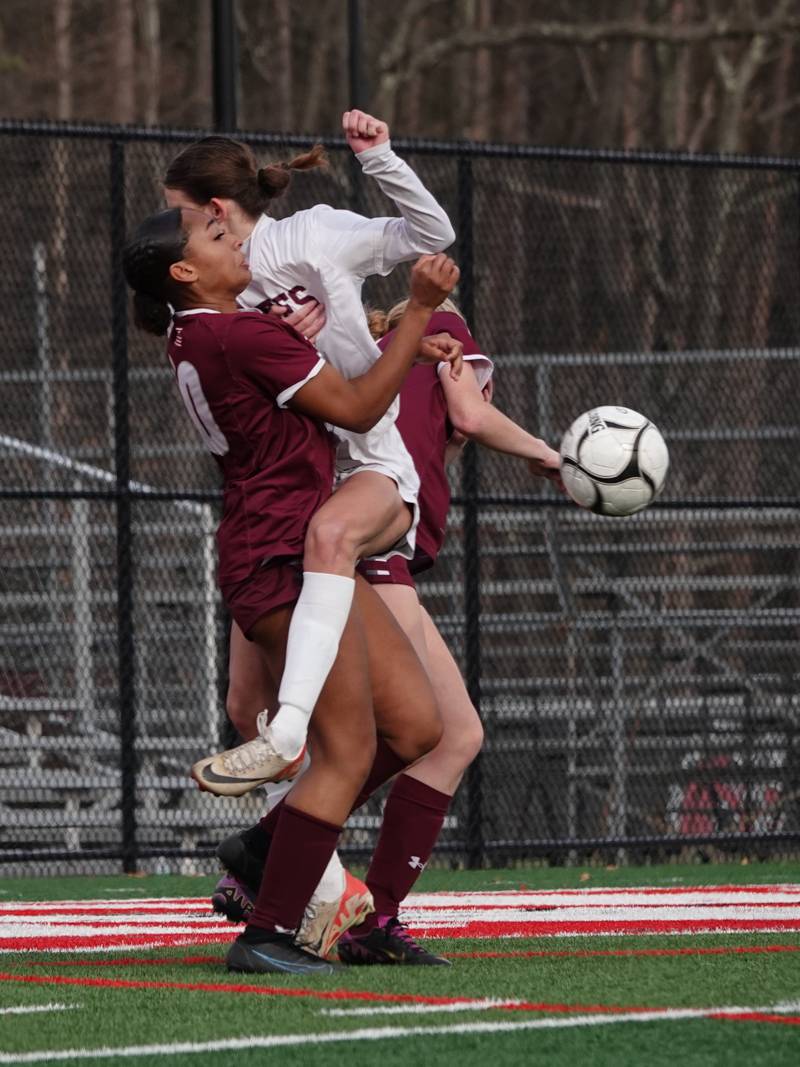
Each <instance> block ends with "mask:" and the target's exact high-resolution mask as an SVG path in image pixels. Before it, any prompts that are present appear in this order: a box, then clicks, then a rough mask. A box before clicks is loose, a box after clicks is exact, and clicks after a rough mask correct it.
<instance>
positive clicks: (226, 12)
mask: <svg viewBox="0 0 800 1067" xmlns="http://www.w3.org/2000/svg"><path fill="white" fill-rule="evenodd" d="M211 17H212V25H213V41H212V46H211V47H212V61H213V81H214V128H215V129H217V130H222V131H225V132H229V131H230V130H235V129H236V125H237V122H238V118H237V114H236V112H237V107H236V105H237V95H238V94H237V79H238V66H239V64H238V55H237V53H238V42H237V37H236V24H235V22H234V15H233V2H232V0H212V4H211Z"/></svg>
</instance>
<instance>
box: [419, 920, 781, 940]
mask: <svg viewBox="0 0 800 1067" xmlns="http://www.w3.org/2000/svg"><path fill="white" fill-rule="evenodd" d="M743 930H800V918H797V919H653V920H651V921H649V922H648V921H647V920H645V919H633V920H628V919H620V920H618V921H615V920H613V919H604V920H602V921H599V922H594V921H593V922H547V921H546V920H542V921H541V922H538V921H536V920H533V921H531V922H492V921H483V920H477V921H475V922H469V923H464V925H463V926H446V925H444V924H442V925H441V926H439V925H437V926H427V925H425V924H424V923H420V924H412V926H411V933H412V934H413V935H415V936H416V935H419V936H422V937H503V936H505V937H508V936H509V935H513V936H514V937H538V936H539V935H546V934H614V933H621V934H650V933H652V934H680V933H685V932H686V931H692V932H696V933H703V932H705V931H708V932H711V933H714V932H723V933H724V932H726V931H731V932H733V933H736V932H740V931H743Z"/></svg>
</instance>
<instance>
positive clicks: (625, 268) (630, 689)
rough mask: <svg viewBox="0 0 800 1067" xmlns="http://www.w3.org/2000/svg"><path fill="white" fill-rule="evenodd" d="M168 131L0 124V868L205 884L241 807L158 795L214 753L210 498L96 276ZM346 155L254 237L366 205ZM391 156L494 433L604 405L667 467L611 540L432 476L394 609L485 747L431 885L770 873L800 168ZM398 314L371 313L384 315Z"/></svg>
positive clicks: (206, 480) (568, 156) (216, 678)
mask: <svg viewBox="0 0 800 1067" xmlns="http://www.w3.org/2000/svg"><path fill="white" fill-rule="evenodd" d="M194 136H196V134H195V133H194V131H148V130H126V129H116V128H92V129H82V128H79V127H64V126H58V125H32V124H20V123H16V124H15V123H0V138H2V143H3V148H4V152H5V155H4V158H5V160H6V163H7V167H6V168H5V170H4V172H3V174H0V189H1V190H2V192H3V195H4V200H5V202H6V203H7V204H8V205H9V217H10V220H11V221H10V225H11V226H12V232H15V233H18V234H20V235H21V237H20V238H19V240H18V241H17V242H16V246H15V249H14V256H13V258H12V259H9V262H8V263H7V264H6V269H4V271H2V272H0V295H2V297H3V301H4V306H5V307H6V308H7V309H9V310H8V313H7V317H8V319H9V322H8V323H7V328H6V330H5V332H4V334H3V336H2V338H0V347H2V352H1V353H0V410H2V412H3V421H2V424H0V435H1V436H0V554H1V555H2V564H1V565H0V614H1V616H2V617H1V618H0V860H2V861H3V863H4V869H5V870H7V871H8V872H22V873H27V872H30V871H35V870H38V869H40V867H41V865H42V864H48V865H50V866H51V867H52V866H53V865H56V866H59V867H61V868H62V869H65V870H72V871H75V870H99V869H113V868H114V867H115V866H116V865H118V864H120V863H121V864H122V866H123V868H124V869H126V870H134V869H136V867H137V866H138V865H142V864H143V865H145V866H149V867H151V868H152V867H156V868H157V869H164V870H167V869H183V870H198V869H206V868H207V867H208V866H209V864H210V863H211V861H210V858H209V857H210V856H211V853H212V851H213V846H214V844H215V842H216V840H217V839H218V838H219V836H220V835H221V834H224V833H225V832H227V831H228V830H229V829H230V828H231V827H234V826H238V825H246V824H247V823H249V822H250V821H251V820H252V819H254V818H255V817H256V816H257V815H258V814H259V812H260V802H259V799H258V798H257V797H249V798H245V799H243V800H242V801H240V802H230V803H228V802H223V801H217V800H215V799H212V798H209V797H207V796H204V795H203V794H200V793H199V792H197V791H196V790H195V789H194V788H193V787H192V786H191V784H190V782H189V780H188V779H187V777H186V769H187V767H188V765H189V763H190V762H191V761H192V760H193V759H195V758H197V756H198V755H200V754H202V752H204V751H206V750H207V749H208V748H209V747H212V748H213V747H216V746H218V745H219V744H220V743H221V741H222V740H224V739H225V738H226V737H227V736H228V735H226V732H225V727H224V710H223V709H224V696H225V694H224V689H225V620H224V617H223V614H222V611H221V606H220V603H219V598H218V594H217V591H216V587H215V583H214V557H215V554H214V544H213V531H214V528H215V525H216V518H217V513H218V511H217V509H218V491H217V487H216V482H215V475H214V472H213V468H212V466H211V464H210V462H209V461H208V458H207V457H206V456H205V454H204V453H203V450H202V447H201V445H200V444H199V442H198V441H196V440H195V438H194V436H193V431H192V428H191V427H190V426H189V425H188V420H186V419H185V417H184V414H183V412H182V410H181V408H180V406H179V404H178V403H177V401H176V399H175V397H174V395H173V387H172V383H171V379H170V372H169V370H168V368H167V366H166V365H165V363H164V360H163V353H162V352H161V348H160V345H159V344H158V343H156V342H151V341H148V340H146V339H144V338H143V337H142V336H141V335H137V334H136V333H135V332H133V331H130V330H129V327H128V315H127V298H126V293H125V290H124V285H123V283H122V279H121V275H120V272H119V255H120V250H121V245H122V241H123V240H124V235H125V233H126V232H127V231H128V230H129V229H130V228H131V226H132V225H133V224H134V223H135V222H136V220H137V219H138V218H139V217H141V216H142V215H144V214H145V213H147V211H149V210H152V209H154V208H155V207H157V206H158V202H159V194H158V178H159V175H160V174H161V173H162V172H163V169H164V163H165V161H166V160H167V159H168V158H169V157H170V156H171V154H172V152H173V151H174V150H175V148H176V147H177V146H179V145H180V143H182V142H185V141H187V140H189V139H191V138H192V137H194ZM249 139H251V140H252V141H253V143H254V146H255V147H256V148H257V149H258V150H263V149H269V150H270V151H272V152H277V151H280V150H282V149H284V148H285V147H286V145H287V144H289V143H292V144H298V143H306V140H305V139H301V138H296V137H294V138H277V137H272V136H268V135H261V136H252V137H250V138H249ZM343 147H344V146H343V145H342V144H341V142H338V141H332V142H331V143H330V148H331V152H332V156H333V166H332V169H331V172H330V173H329V174H328V175H326V176H315V175H308V176H303V179H302V182H297V183H295V186H294V187H293V190H292V192H291V194H290V197H289V199H288V201H287V203H286V205H283V204H282V202H279V210H283V211H287V210H293V209H297V208H301V207H304V206H308V204H310V203H313V202H315V201H317V200H328V201H329V202H331V203H334V204H336V205H341V206H348V205H349V206H351V207H353V206H357V207H358V208H359V209H360V210H362V211H364V212H366V213H368V214H379V213H385V212H386V211H387V207H388V206H387V204H386V202H385V201H384V200H383V199H382V198H381V197H380V196H379V195H378V193H377V192H376V190H375V189H374V188H372V187H370V186H368V185H366V184H364V185H359V184H357V183H356V182H355V178H354V174H353V170H352V168H351V167H350V166H348V165H347V162H346V158H345V156H344V155H343V151H342V150H343ZM399 147H400V149H401V151H402V153H403V154H404V155H405V156H406V158H408V159H409V160H410V161H411V162H412V163H413V165H414V166H415V168H416V169H418V170H419V171H420V173H421V174H422V176H423V178H424V180H425V181H426V183H427V184H428V185H429V186H430V187H431V188H432V189H433V190H434V192H435V193H436V194H437V196H439V198H440V199H441V200H442V202H443V203H444V204H445V205H446V207H447V208H448V211H449V212H450V215H451V217H452V218H453V220H454V223H455V225H456V230H457V233H458V246H457V250H456V254H457V258H458V259H459V262H460V264H461V267H462V282H461V286H460V290H459V294H458V298H459V301H460V303H461V305H462V307H463V309H464V311H465V312H466V314H467V317H468V319H469V320H470V321H471V322H472V323H473V326H474V330H475V332H476V335H477V336H478V337H479V339H481V341H482V343H483V344H484V345H485V347H486V349H487V350H488V351H489V352H490V353H491V354H492V355H493V357H494V358H495V361H496V366H497V389H496V401H497V402H498V404H499V406H501V407H502V408H504V409H505V410H508V412H509V413H510V414H511V415H512V416H513V417H515V418H517V419H518V420H519V421H520V422H522V423H523V424H524V425H526V426H530V427H531V428H532V429H535V430H536V432H538V433H540V434H541V435H542V436H544V437H546V438H547V439H549V440H551V441H554V442H555V441H557V440H558V437H559V436H560V433H561V432H562V431H563V430H564V429H565V428H566V425H568V423H569V422H570V421H571V419H572V418H573V417H574V416H575V415H576V414H577V413H578V412H579V411H581V410H584V409H585V408H587V407H589V406H591V405H592V404H594V403H607V402H624V403H627V404H630V405H631V406H633V407H637V408H639V409H640V410H643V411H645V412H646V413H647V414H648V415H650V416H651V417H652V418H653V419H654V420H655V421H656V422H657V423H658V424H659V425H660V427H661V429H662V430H663V431H664V433H665V436H666V437H667V440H668V442H669V445H670V449H671V453H672V463H673V468H672V473H671V476H670V481H669V483H668V486H667V490H666V493H665V496H664V499H663V501H661V502H659V503H657V504H656V505H655V506H653V507H652V508H650V509H648V510H647V511H645V512H643V513H641V514H639V515H637V516H634V517H631V518H629V519H626V520H621V521H613V520H603V519H600V518H598V517H597V516H593V515H590V514H587V513H583V512H581V511H579V510H578V509H577V508H574V507H573V506H572V505H570V504H568V503H567V502H566V501H563V500H561V499H559V498H558V497H557V496H556V495H555V494H554V493H551V492H550V491H544V492H543V491H541V489H540V488H539V487H538V486H537V484H536V483H535V482H532V481H530V480H528V479H527V475H526V472H525V469H524V467H523V466H522V465H520V464H515V463H513V462H511V461H509V460H507V459H503V458H502V457H500V458H498V457H491V456H489V455H487V454H485V453H484V454H479V453H478V452H477V450H476V449H475V448H473V447H470V448H469V449H468V450H467V453H466V455H465V456H464V458H463V459H462V460H461V462H460V465H459V467H457V468H456V470H455V472H454V476H453V487H454V493H455V495H454V506H453V510H452V515H451V529H450V533H449V536H448V540H447V543H446V548H445V551H444V553H443V556H442V558H441V561H440V563H439V564H438V565H437V568H436V569H435V571H433V572H432V573H431V574H430V575H429V576H426V577H425V578H424V579H422V580H421V582H420V590H421V595H422V597H423V599H424V601H425V603H426V605H427V606H428V607H429V610H430V611H431V613H432V614H433V615H434V617H435V619H436V621H437V623H438V624H439V626H440V628H441V630H442V632H443V634H444V635H445V637H446V639H447V640H448V643H449V644H450V646H451V647H452V649H453V651H454V653H455V654H456V656H457V658H458V659H459V660H460V662H461V664H462V667H463V669H464V673H465V677H466V679H467V682H468V686H469V689H470V692H471V694H472V696H473V699H474V700H475V702H476V704H478V705H479V707H480V711H481V715H482V717H483V721H484V725H485V730H486V745H485V748H484V752H483V754H482V756H481V757H480V759H479V760H478V761H476V763H475V764H474V765H473V767H472V768H471V769H470V771H469V773H468V774H467V776H466V779H465V782H464V784H463V785H462V787H461V790H460V791H459V793H458V795H457V797H456V800H455V802H454V804H453V808H452V811H451V814H450V817H449V819H448V823H447V826H446V829H445V832H444V834H443V837H442V842H441V846H440V850H439V853H438V855H439V857H440V859H441V860H442V861H443V862H456V863H468V864H473V865H479V864H482V863H484V862H487V861H494V862H503V861H514V860H516V859H518V858H529V857H534V856H547V857H550V858H558V859H559V861H566V862H572V861H575V860H577V859H579V858H580V859H584V858H587V857H590V856H598V857H602V858H606V859H607V858H611V859H614V858H619V859H625V858H632V859H636V858H643V857H645V856H646V857H654V856H663V855H669V854H672V853H676V852H680V851H681V850H685V849H686V848H689V847H692V848H694V849H698V848H704V849H706V850H708V849H716V850H722V851H731V850H734V851H736V850H738V851H742V850H745V851H749V852H760V851H765V850H773V851H774V850H775V849H776V848H783V849H787V848H791V849H793V850H796V848H797V842H798V841H799V840H800V740H798V731H797V726H796V723H797V721H798V712H799V711H800V708H799V707H798V702H799V701H800V698H799V697H798V679H799V678H800V668H798V663H797V650H798V639H797V635H798V622H800V588H799V587H800V537H799V536H798V503H799V502H800V476H799V475H798V468H797V466H796V464H795V463H794V462H793V460H792V458H791V457H792V456H793V455H794V454H795V453H796V450H797V442H798V438H800V431H799V430H798V427H797V420H796V414H795V411H794V404H795V399H794V398H795V397H796V389H797V384H798V382H800V376H799V375H798V371H799V370H800V350H798V349H797V348H795V347H793V346H794V342H795V340H796V337H797V336H798V331H799V330H800V312H798V309H797V302H796V299H795V294H796V291H797V287H798V281H800V279H798V276H797V263H796V247H797V244H798V243H800V212H799V211H798V207H797V205H798V203H800V200H798V197H797V187H798V178H800V165H798V164H797V163H796V162H795V161H786V160H779V161H768V160H741V159H724V158H720V159H716V158H710V157H702V158H694V157H686V156H657V155H655V154H650V155H647V154H639V155H631V154H625V153H595V154H591V153H575V152H559V151H557V150H532V149H515V148H513V147H509V146H479V145H433V144H417V143H413V142H409V143H407V144H405V145H400V146H399ZM4 174H5V175H6V177H4V176H3V175H4ZM498 202H499V203H500V204H501V205H502V208H503V210H502V212H498V211H497V204H498ZM754 205H755V206H754ZM754 211H755V212H761V214H756V215H755V216H753V215H752V212H754ZM748 212H750V213H751V214H748ZM764 213H766V214H764ZM687 219H688V222H687ZM765 219H766V220H767V222H768V223H769V226H770V227H771V229H770V228H769V227H768V229H767V232H768V233H769V234H772V239H771V243H765V241H766V239H765V237H764V232H765V230H764V223H765ZM712 225H713V226H714V227H717V228H719V227H720V226H723V227H724V228H725V230H724V232H725V233H726V234H728V236H727V238H726V239H727V240H728V242H729V245H730V247H729V248H728V249H727V251H726V254H725V255H721V254H720V250H719V242H717V244H714V243H713V242H711V244H709V242H710V237H711V233H710V232H709V233H706V232H705V231H704V227H705V226H712ZM629 228H630V231H631V232H628V229H629ZM714 232H717V231H716V230H715V231H714ZM759 242H761V244H759ZM712 246H713V247H712ZM634 255H637V256H640V257H641V261H640V262H638V263H632V262H631V257H632V256H634ZM742 272H745V274H746V275H747V279H746V280H750V281H751V283H752V284H751V285H750V289H752V290H753V291H754V292H756V294H757V296H758V299H757V300H756V299H755V297H754V300H755V303H751V304H748V302H747V299H746V296H747V294H748V292H749V291H750V289H748V287H747V286H746V285H744V283H743V281H742ZM403 287H404V282H403V279H402V276H400V277H398V278H394V277H393V278H390V279H387V280H386V281H382V282H381V283H380V284H379V285H378V284H376V283H369V286H368V296H369V299H370V300H371V301H372V302H373V303H381V304H386V305H388V304H389V303H391V302H392V301H393V300H394V299H395V298H396V297H397V296H398V295H400V294H402V292H403ZM650 287H651V288H652V289H653V290H654V291H656V293H657V299H651V296H652V293H651V292H650ZM644 290H647V291H644ZM759 301H760V303H759ZM762 305H763V306H762ZM765 309H766V310H765ZM379 817H380V806H379V802H377V801H376V802H372V803H371V805H370V807H369V808H368V809H367V810H366V811H365V812H364V813H358V814H357V815H356V816H354V817H353V819H352V820H351V824H350V827H349V829H348V831H347V833H346V835H345V838H344V843H345V848H346V849H347V850H349V851H351V852H358V853H361V854H363V853H364V852H366V851H368V850H369V848H370V846H371V843H372V841H373V840H374V831H375V827H376V825H377V823H378V821H379Z"/></svg>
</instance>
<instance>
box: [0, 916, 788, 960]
mask: <svg viewBox="0 0 800 1067" xmlns="http://www.w3.org/2000/svg"><path fill="white" fill-rule="evenodd" d="M783 930H800V919H720V920H714V919H675V920H659V921H656V922H643V921H628V920H620V921H617V922H615V921H614V920H604V921H601V922H537V921H532V922H524V923H513V924H512V923H503V922H483V921H479V922H470V923H465V924H464V925H463V926H416V925H413V926H412V927H411V933H412V935H413V936H415V937H422V938H439V939H442V938H509V937H514V938H518V937H546V936H549V935H559V934H560V935H567V934H577V935H591V934H683V933H688V932H692V933H712V934H713V933H746V932H749V931H762V932H772V933H777V932H780V931H783ZM235 934H236V931H235V930H233V929H230V928H222V929H220V930H219V931H214V932H212V933H192V931H191V930H186V931H185V932H182V933H180V934H147V933H141V934H106V935H101V934H87V935H85V936H83V937H70V936H63V937H47V938H45V937H44V936H42V935H40V936H38V937H11V938H0V951H2V950H5V951H13V952H20V951H25V952H41V951H44V950H48V949H49V950H54V949H62V950H63V949H77V948H81V949H85V950H87V951H91V950H92V949H93V948H96V949H108V948H113V947H117V946H118V947H119V948H130V947H134V946H136V945H148V946H151V947H154V948H156V947H162V946H167V947H168V946H180V945H203V944H212V943H220V942H223V943H224V942H229V941H231V940H233V938H234V936H235Z"/></svg>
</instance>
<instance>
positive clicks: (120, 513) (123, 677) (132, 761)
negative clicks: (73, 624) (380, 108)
mask: <svg viewBox="0 0 800 1067" xmlns="http://www.w3.org/2000/svg"><path fill="white" fill-rule="evenodd" d="M109 147H110V168H109V171H110V189H109V201H110V205H111V213H110V214H111V217H110V222H111V351H112V370H113V380H114V473H115V476H116V512H117V671H118V679H117V686H118V693H119V744H120V753H119V755H120V788H121V796H120V814H121V823H122V825H121V830H122V868H123V870H124V871H125V872H126V873H132V872H134V871H135V870H136V853H137V844H136V697H135V678H134V646H133V573H132V551H131V497H130V428H129V421H128V294H127V289H126V286H125V279H124V277H123V274H122V248H123V245H124V243H125V145H124V143H123V142H122V141H112V142H111V144H110V146H109Z"/></svg>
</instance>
